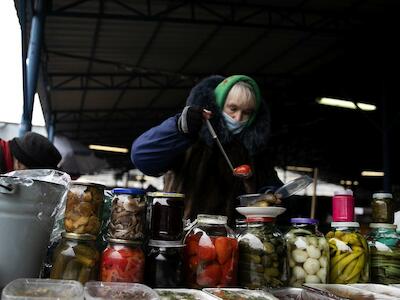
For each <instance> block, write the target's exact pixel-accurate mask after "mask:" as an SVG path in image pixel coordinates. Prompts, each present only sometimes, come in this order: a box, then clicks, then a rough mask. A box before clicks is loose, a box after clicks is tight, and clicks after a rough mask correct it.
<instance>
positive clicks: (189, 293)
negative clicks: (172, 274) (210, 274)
mask: <svg viewBox="0 0 400 300" xmlns="http://www.w3.org/2000/svg"><path fill="white" fill-rule="evenodd" d="M155 291H156V292H157V294H158V295H159V296H160V299H161V300H170V299H174V300H175V299H179V300H184V299H195V300H216V299H218V298H216V297H214V296H211V295H209V294H207V293H204V292H202V291H199V290H195V289H155Z"/></svg>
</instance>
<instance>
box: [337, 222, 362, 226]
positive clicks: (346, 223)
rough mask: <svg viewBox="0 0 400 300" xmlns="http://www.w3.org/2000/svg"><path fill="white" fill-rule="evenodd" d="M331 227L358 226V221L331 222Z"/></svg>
mask: <svg viewBox="0 0 400 300" xmlns="http://www.w3.org/2000/svg"><path fill="white" fill-rule="evenodd" d="M331 227H360V223H358V222H332V223H331Z"/></svg>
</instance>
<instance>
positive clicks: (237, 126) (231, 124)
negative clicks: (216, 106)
mask: <svg viewBox="0 0 400 300" xmlns="http://www.w3.org/2000/svg"><path fill="white" fill-rule="evenodd" d="M222 116H223V117H224V120H225V124H226V126H227V127H228V130H229V131H230V132H231V133H232V134H238V133H240V132H241V131H242V130H243V128H244V127H245V126H246V123H247V121H242V122H239V121H236V120H235V119H233V118H232V117H231V116H230V115H228V114H227V113H225V112H222Z"/></svg>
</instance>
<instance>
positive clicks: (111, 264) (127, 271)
mask: <svg viewBox="0 0 400 300" xmlns="http://www.w3.org/2000/svg"><path fill="white" fill-rule="evenodd" d="M144 266H145V255H144V252H143V249H142V243H141V242H135V241H129V240H120V239H112V238H109V239H108V246H107V248H106V249H105V250H104V252H103V255H102V257H101V264H100V280H101V281H106V282H137V283H143V280H144Z"/></svg>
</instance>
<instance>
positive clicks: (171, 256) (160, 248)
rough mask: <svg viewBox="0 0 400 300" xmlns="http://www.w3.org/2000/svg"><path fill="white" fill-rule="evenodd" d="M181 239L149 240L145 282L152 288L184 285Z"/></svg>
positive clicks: (182, 245)
mask: <svg viewBox="0 0 400 300" xmlns="http://www.w3.org/2000/svg"><path fill="white" fill-rule="evenodd" d="M184 246H185V245H184V244H182V242H181V241H160V240H150V241H149V244H148V253H147V256H146V271H145V279H146V280H145V281H146V284H148V285H149V286H151V287H153V288H179V287H181V288H182V287H184V283H185V282H184V271H183V250H184Z"/></svg>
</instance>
